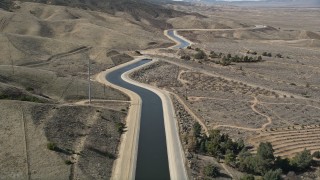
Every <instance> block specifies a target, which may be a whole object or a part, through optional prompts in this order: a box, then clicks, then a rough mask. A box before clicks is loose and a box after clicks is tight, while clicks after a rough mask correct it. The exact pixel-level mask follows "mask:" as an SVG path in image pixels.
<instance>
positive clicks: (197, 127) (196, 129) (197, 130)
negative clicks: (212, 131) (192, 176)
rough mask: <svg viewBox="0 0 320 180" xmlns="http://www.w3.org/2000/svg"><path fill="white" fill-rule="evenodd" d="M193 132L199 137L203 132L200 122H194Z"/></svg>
mask: <svg viewBox="0 0 320 180" xmlns="http://www.w3.org/2000/svg"><path fill="white" fill-rule="evenodd" d="M193 134H194V136H195V137H199V136H200V134H201V125H200V124H199V123H198V122H195V123H194V124H193Z"/></svg>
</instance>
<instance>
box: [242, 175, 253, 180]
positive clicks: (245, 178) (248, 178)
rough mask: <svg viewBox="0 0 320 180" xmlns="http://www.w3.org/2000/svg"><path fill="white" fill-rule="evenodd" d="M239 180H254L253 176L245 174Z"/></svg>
mask: <svg viewBox="0 0 320 180" xmlns="http://www.w3.org/2000/svg"><path fill="white" fill-rule="evenodd" d="M240 180H254V176H253V175H251V174H245V175H243V176H242V177H241V178H240Z"/></svg>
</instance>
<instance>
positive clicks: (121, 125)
mask: <svg viewBox="0 0 320 180" xmlns="http://www.w3.org/2000/svg"><path fill="white" fill-rule="evenodd" d="M116 128H117V131H118V133H120V134H122V133H123V132H124V128H125V124H124V123H122V122H118V123H117V124H116Z"/></svg>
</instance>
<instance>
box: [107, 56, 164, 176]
mask: <svg viewBox="0 0 320 180" xmlns="http://www.w3.org/2000/svg"><path fill="white" fill-rule="evenodd" d="M147 62H150V60H141V61H139V62H137V63H134V64H131V65H128V66H126V67H123V68H120V69H118V70H116V71H113V72H111V73H109V74H108V76H107V77H106V78H107V80H108V81H109V82H111V83H113V84H116V85H118V86H121V87H124V88H126V89H129V90H131V91H133V92H135V93H137V94H138V95H139V96H140V97H141V99H142V111H141V123H140V133H139V145H138V157H137V166H136V177H135V179H136V180H157V179H159V180H167V179H170V174H169V164H168V156H167V145H166V136H165V129H164V118H163V109H162V102H161V99H160V98H159V96H158V95H156V94H155V93H153V92H151V91H149V90H146V89H144V88H141V87H138V86H135V85H132V84H129V83H127V82H125V81H124V80H122V79H121V75H122V74H123V73H124V72H126V71H128V70H130V69H133V68H135V67H138V66H140V65H142V64H145V63H147Z"/></svg>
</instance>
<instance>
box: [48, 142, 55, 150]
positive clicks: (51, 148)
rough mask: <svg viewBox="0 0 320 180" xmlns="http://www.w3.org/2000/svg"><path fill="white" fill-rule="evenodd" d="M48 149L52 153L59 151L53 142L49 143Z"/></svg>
mask: <svg viewBox="0 0 320 180" xmlns="http://www.w3.org/2000/svg"><path fill="white" fill-rule="evenodd" d="M47 148H48V149H49V150H51V151H55V150H57V145H56V144H55V143H53V142H48V144H47Z"/></svg>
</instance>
